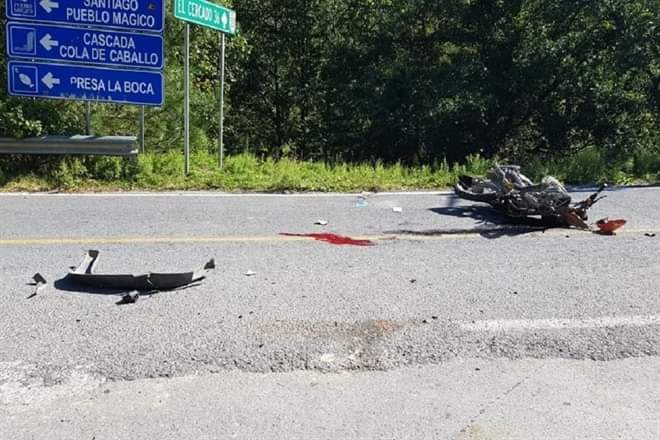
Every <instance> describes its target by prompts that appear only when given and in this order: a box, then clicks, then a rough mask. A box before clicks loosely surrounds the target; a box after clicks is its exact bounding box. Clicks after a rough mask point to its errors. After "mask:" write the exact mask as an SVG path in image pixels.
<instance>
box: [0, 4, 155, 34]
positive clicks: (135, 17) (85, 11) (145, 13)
mask: <svg viewBox="0 0 660 440" xmlns="http://www.w3.org/2000/svg"><path fill="white" fill-rule="evenodd" d="M6 2H7V3H6V9H7V17H8V18H10V19H17V20H30V22H33V21H46V22H50V23H65V24H67V23H68V24H78V25H85V26H102V27H113V28H120V29H139V30H142V31H152V32H160V31H162V30H163V23H164V21H165V8H164V3H163V0H6Z"/></svg>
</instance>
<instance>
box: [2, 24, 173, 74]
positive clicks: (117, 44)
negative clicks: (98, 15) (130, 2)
mask: <svg viewBox="0 0 660 440" xmlns="http://www.w3.org/2000/svg"><path fill="white" fill-rule="evenodd" d="M7 53H8V55H9V56H10V57H19V58H21V57H22V58H36V59H43V60H55V61H61V62H79V63H87V64H103V65H115V66H131V67H141V68H148V69H162V68H163V37H162V36H161V35H149V34H136V33H128V32H116V31H101V30H96V29H85V28H72V27H63V26H49V25H44V24H29V23H24V22H8V23H7Z"/></svg>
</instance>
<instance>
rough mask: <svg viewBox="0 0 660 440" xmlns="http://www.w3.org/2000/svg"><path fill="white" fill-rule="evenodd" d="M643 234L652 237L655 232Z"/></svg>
mask: <svg viewBox="0 0 660 440" xmlns="http://www.w3.org/2000/svg"><path fill="white" fill-rule="evenodd" d="M644 236H646V237H650V238H653V237H655V234H654V233H653V232H647V233H646V234H644Z"/></svg>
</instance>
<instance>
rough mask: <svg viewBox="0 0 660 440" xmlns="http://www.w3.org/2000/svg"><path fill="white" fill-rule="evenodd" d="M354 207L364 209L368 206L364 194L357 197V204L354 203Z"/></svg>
mask: <svg viewBox="0 0 660 440" xmlns="http://www.w3.org/2000/svg"><path fill="white" fill-rule="evenodd" d="M355 206H356V207H358V208H366V207H367V206H369V202H368V201H367V196H366V195H365V194H360V195H359V196H358V197H357V202H355Z"/></svg>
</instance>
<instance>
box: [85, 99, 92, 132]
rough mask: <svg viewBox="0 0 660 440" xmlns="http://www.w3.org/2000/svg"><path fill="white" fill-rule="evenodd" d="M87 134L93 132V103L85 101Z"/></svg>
mask: <svg viewBox="0 0 660 440" xmlns="http://www.w3.org/2000/svg"><path fill="white" fill-rule="evenodd" d="M85 134H86V135H87V136H90V135H91V134H92V103H91V102H89V101H85Z"/></svg>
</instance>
